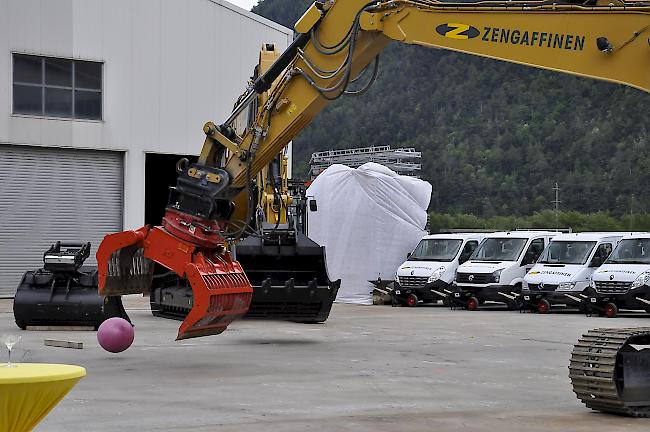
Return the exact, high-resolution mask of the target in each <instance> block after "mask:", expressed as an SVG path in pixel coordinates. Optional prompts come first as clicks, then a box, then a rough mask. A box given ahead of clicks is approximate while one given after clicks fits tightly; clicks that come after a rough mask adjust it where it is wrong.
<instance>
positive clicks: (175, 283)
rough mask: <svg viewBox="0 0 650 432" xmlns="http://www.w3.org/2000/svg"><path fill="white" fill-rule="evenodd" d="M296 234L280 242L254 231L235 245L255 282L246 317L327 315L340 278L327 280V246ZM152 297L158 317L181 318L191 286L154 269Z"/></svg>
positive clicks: (310, 319)
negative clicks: (261, 236)
mask: <svg viewBox="0 0 650 432" xmlns="http://www.w3.org/2000/svg"><path fill="white" fill-rule="evenodd" d="M292 236H294V237H293V238H291V239H287V238H286V237H285V238H284V243H283V242H282V241H280V242H277V243H276V244H269V241H268V239H267V240H266V241H264V242H263V241H262V240H261V239H260V238H258V237H252V236H251V237H248V238H246V239H245V240H243V241H242V242H241V243H239V244H238V245H237V248H236V253H237V255H236V257H237V260H238V261H239V263H240V264H241V265H242V267H243V269H244V272H245V273H246V276H248V279H249V281H250V283H251V285H252V286H253V298H252V301H251V305H250V308H249V310H248V313H247V314H246V318H262V319H274V320H284V321H296V322H312V323H316V322H323V321H325V320H327V318H328V317H329V313H330V310H331V309H332V303H333V302H334V300H335V299H336V294H337V292H338V289H339V286H340V283H341V282H340V280H337V281H333V282H331V281H330V280H329V277H328V275H327V268H326V265H325V252H324V248H323V247H321V246H319V245H318V244H316V243H315V242H313V241H312V240H310V239H309V238H308V237H306V236H305V235H304V234H301V233H299V232H298V233H295V234H292ZM150 300H151V310H152V313H153V314H154V315H155V316H160V317H165V318H172V319H183V318H184V317H185V316H186V315H187V313H188V311H189V310H190V309H191V307H192V301H193V299H192V289H191V288H190V286H189V284H188V283H187V281H186V280H185V279H180V278H178V276H176V275H174V274H171V273H162V274H161V273H158V272H156V274H155V275H154V280H153V286H152V290H151V297H150Z"/></svg>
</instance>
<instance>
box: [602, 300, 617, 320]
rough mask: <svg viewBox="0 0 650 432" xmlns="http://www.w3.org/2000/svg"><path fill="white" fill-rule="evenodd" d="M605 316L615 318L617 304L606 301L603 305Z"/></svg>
mask: <svg viewBox="0 0 650 432" xmlns="http://www.w3.org/2000/svg"><path fill="white" fill-rule="evenodd" d="M605 316H606V317H607V318H616V317H617V316H618V306H616V305H615V304H614V303H607V304H606V305H605Z"/></svg>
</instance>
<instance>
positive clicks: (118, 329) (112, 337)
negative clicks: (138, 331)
mask: <svg viewBox="0 0 650 432" xmlns="http://www.w3.org/2000/svg"><path fill="white" fill-rule="evenodd" d="M134 337H135V332H134V331H133V326H132V325H131V324H130V323H129V322H128V321H127V320H125V319H123V318H117V317H115V318H109V319H107V320H106V321H104V322H103V323H102V324H101V325H100V326H99V329H97V341H98V342H99V344H100V345H101V346H102V348H104V349H105V350H106V351H108V352H112V353H119V352H122V351H124V350H125V349H127V348H128V347H130V346H131V344H132V343H133V338H134Z"/></svg>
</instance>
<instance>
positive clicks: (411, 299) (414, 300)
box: [406, 294, 418, 307]
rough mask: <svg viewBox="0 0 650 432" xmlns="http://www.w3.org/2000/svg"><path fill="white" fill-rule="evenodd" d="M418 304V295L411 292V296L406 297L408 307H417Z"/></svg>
mask: <svg viewBox="0 0 650 432" xmlns="http://www.w3.org/2000/svg"><path fill="white" fill-rule="evenodd" d="M417 305H418V296H416V295H415V294H409V296H408V297H407V298H406V306H408V307H415V306H417Z"/></svg>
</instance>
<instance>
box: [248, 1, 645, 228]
mask: <svg viewBox="0 0 650 432" xmlns="http://www.w3.org/2000/svg"><path fill="white" fill-rule="evenodd" d="M310 3H311V2H308V1H305V0H263V1H261V3H260V4H259V5H258V6H256V7H255V8H254V9H253V11H254V12H256V13H258V14H260V15H263V16H265V17H267V18H270V19H272V20H274V21H277V22H280V23H282V24H284V25H286V26H289V27H291V26H292V23H293V22H294V21H295V20H296V19H297V18H298V17H299V16H300V15H301V14H302V12H303V11H304V9H305V8H306V7H307V5H308V4H310ZM649 102H650V96H648V95H646V94H645V93H642V92H640V91H637V90H633V89H629V88H626V87H623V86H618V85H614V84H608V83H603V82H597V81H593V80H588V79H581V78H577V77H572V76H569V75H564V74H559V73H555V72H548V71H541V70H535V69H531V68H526V67H523V66H519V65H513V64H507V63H502V62H497V61H494V60H488V59H482V58H478V57H473V56H469V55H463V54H458V53H453V52H445V51H439V50H430V49H426V48H422V47H414V46H404V45H398V44H393V45H391V46H389V47H388V49H387V50H385V52H384V53H382V56H381V70H380V75H379V78H378V80H377V82H376V83H375V85H374V87H373V88H372V89H371V90H370V91H369V92H368V93H366V94H365V95H364V96H362V97H360V98H352V97H348V98H342V99H339V100H337V101H335V102H333V103H331V104H330V105H329V106H328V107H327V109H326V110H325V111H324V112H323V113H322V114H321V115H320V116H319V117H318V118H317V119H316V120H315V121H314V123H312V124H311V125H310V126H309V127H308V128H307V129H306V130H305V131H303V132H302V133H301V134H300V136H298V137H297V139H296V140H295V145H294V155H295V158H296V160H295V162H294V169H295V171H296V172H297V173H299V174H300V173H302V174H304V173H305V172H306V170H307V163H308V160H309V155H310V154H311V153H312V152H314V151H320V150H327V149H332V148H334V149H336V148H348V147H363V146H370V145H384V144H390V145H391V146H393V147H415V148H416V149H418V150H421V151H422V152H423V172H422V177H423V178H424V179H426V180H428V181H429V182H431V183H432V185H433V190H434V193H433V198H432V202H431V206H430V210H431V211H434V212H440V213H472V214H475V215H479V216H483V217H490V216H495V215H528V214H532V213H534V212H537V211H541V210H544V209H549V208H551V201H552V200H553V199H554V192H553V185H554V183H555V182H556V181H557V182H558V183H559V185H560V188H561V192H560V199H561V201H562V203H561V207H562V208H563V209H565V210H572V211H578V212H585V213H587V212H589V213H590V212H598V211H605V212H609V213H611V214H613V215H622V214H625V213H630V212H631V211H633V212H635V213H641V212H648V211H650V188H648V185H649V184H650V146H649V145H648V127H647V126H646V123H645V121H644V120H643V118H644V116H645V114H644V112H645V111H644V110H645V108H646V107H648V106H649V105H650V104H649Z"/></svg>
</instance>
